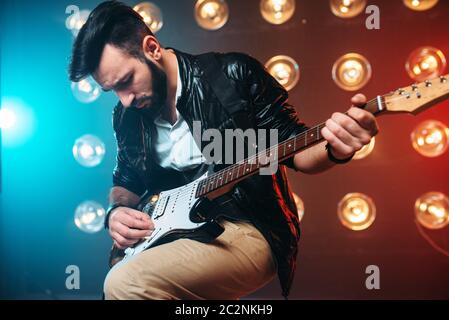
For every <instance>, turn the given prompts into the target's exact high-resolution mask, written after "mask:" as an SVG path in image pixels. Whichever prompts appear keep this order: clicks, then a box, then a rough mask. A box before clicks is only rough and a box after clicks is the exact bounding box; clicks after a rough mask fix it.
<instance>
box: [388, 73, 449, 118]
mask: <svg viewBox="0 0 449 320" xmlns="http://www.w3.org/2000/svg"><path fill="white" fill-rule="evenodd" d="M448 98H449V75H445V76H441V77H439V78H435V79H433V80H426V81H424V82H421V83H416V84H413V85H411V86H408V87H404V88H400V89H398V90H396V91H393V92H391V93H389V94H387V95H385V96H384V100H385V109H387V111H390V112H410V113H413V114H417V113H419V112H421V111H424V110H425V109H427V108H429V107H431V106H433V105H434V104H437V103H439V102H441V101H443V100H445V99H448Z"/></svg>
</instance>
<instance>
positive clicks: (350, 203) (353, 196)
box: [338, 193, 376, 231]
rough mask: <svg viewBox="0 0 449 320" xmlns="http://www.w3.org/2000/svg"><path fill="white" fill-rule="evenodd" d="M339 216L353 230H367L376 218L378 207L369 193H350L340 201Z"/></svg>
mask: <svg viewBox="0 0 449 320" xmlns="http://www.w3.org/2000/svg"><path fill="white" fill-rule="evenodd" d="M338 217H339V219H340V221H341V223H342V224H343V225H344V226H345V227H347V228H349V229H351V230H355V231H359V230H365V229H367V228H368V227H369V226H371V224H372V223H373V222H374V219H375V218H376V207H375V205H374V202H373V200H372V199H371V198H370V197H368V196H367V195H364V194H362V193H348V194H347V195H346V196H344V197H343V199H342V200H341V201H340V202H339V203H338Z"/></svg>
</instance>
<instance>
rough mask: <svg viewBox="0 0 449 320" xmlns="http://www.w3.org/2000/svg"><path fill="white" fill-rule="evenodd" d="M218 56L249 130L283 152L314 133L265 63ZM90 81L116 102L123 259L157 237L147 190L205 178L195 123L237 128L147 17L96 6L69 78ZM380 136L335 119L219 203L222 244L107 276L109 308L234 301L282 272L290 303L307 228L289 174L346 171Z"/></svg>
mask: <svg viewBox="0 0 449 320" xmlns="http://www.w3.org/2000/svg"><path fill="white" fill-rule="evenodd" d="M215 57H216V59H217V61H218V63H219V65H220V69H221V71H222V72H223V74H224V75H225V77H226V78H227V79H228V80H229V81H230V83H232V85H233V86H234V87H235V89H236V91H237V92H238V94H239V99H240V100H241V101H242V103H241V105H242V107H241V111H242V112H246V114H247V115H248V116H247V117H248V123H250V124H251V127H252V129H276V130H278V138H279V141H283V140H285V139H287V138H289V137H291V136H293V135H295V134H298V133H300V132H302V131H304V130H305V129H306V127H305V126H304V124H303V123H301V122H299V121H298V118H297V115H296V113H295V110H294V108H293V107H292V106H290V105H289V104H288V103H287V97H288V94H287V92H286V90H285V89H284V88H283V87H282V86H281V85H279V84H278V83H277V82H276V80H274V78H273V77H271V76H270V75H269V74H268V73H267V72H266V70H265V69H264V67H263V66H262V65H261V64H260V63H259V62H258V61H257V60H255V59H254V58H252V57H250V56H248V55H245V54H241V53H228V54H216V55H215ZM88 75H92V76H93V77H94V79H95V80H96V81H97V82H98V83H99V84H100V85H101V86H102V88H103V90H105V91H109V90H112V91H114V92H115V93H116V94H117V96H118V98H119V99H120V102H119V103H118V105H117V106H116V107H115V109H114V112H113V127H114V131H115V135H116V139H117V145H118V154H117V165H116V168H115V170H114V173H113V188H112V190H111V192H110V202H111V206H110V210H108V216H107V218H106V225H107V226H108V227H109V233H110V235H111V237H112V239H113V241H114V246H116V247H117V248H120V249H124V248H127V247H130V246H132V245H133V244H135V243H136V242H138V241H139V240H140V239H141V238H143V237H145V236H148V235H150V234H151V233H152V230H153V229H154V223H153V221H152V220H151V219H150V218H149V217H148V215H146V214H144V213H142V212H140V211H138V210H135V208H136V206H137V204H138V202H139V200H140V197H141V196H142V194H144V192H145V191H150V192H152V193H153V192H156V191H160V190H165V189H169V188H173V187H177V186H180V185H183V184H185V183H188V182H190V181H192V179H193V178H195V177H198V176H199V175H200V174H202V173H203V172H204V170H205V168H207V165H206V164H205V161H204V157H202V154H201V151H200V149H201V148H202V147H203V146H201V145H199V146H197V145H196V143H195V142H194V140H193V137H192V125H193V122H194V121H200V122H201V124H202V130H205V129H210V128H215V129H220V130H223V129H224V128H233V122H232V121H229V120H230V116H229V112H228V110H225V108H226V106H224V105H223V104H222V103H221V101H219V100H218V99H217V96H216V95H215V94H214V91H213V88H212V86H213V85H214V84H212V83H210V81H208V80H207V79H206V78H205V75H204V68H203V65H201V64H200V63H199V60H198V56H194V55H189V54H186V53H183V52H180V51H177V50H175V49H169V48H163V47H162V46H161V45H160V43H159V42H158V40H157V39H156V38H155V37H154V36H153V34H152V33H151V31H150V30H149V29H148V28H147V26H146V25H145V24H144V22H143V21H142V19H141V17H140V16H139V15H138V14H137V13H135V12H134V11H133V10H132V8H130V7H128V6H126V5H124V4H122V3H119V2H115V1H108V2H104V3H102V4H100V5H99V6H98V7H97V8H96V9H95V10H94V11H93V12H92V13H91V15H90V16H89V19H88V20H87V22H86V24H85V25H84V26H83V28H82V29H81V30H80V32H79V35H78V37H77V39H76V41H75V43H74V46H73V53H72V61H71V64H70V78H71V80H72V81H80V80H81V79H83V78H84V77H86V76H88ZM224 89H225V88H223V90H224ZM352 103H353V104H354V105H358V106H361V105H363V104H364V103H365V97H364V96H362V95H356V96H355V97H354V98H353V99H352ZM234 124H235V122H234ZM234 129H235V128H234ZM377 131H378V129H377V124H376V121H375V118H374V116H373V115H371V114H370V113H369V112H367V111H364V110H362V109H360V108H356V107H351V108H350V109H349V110H348V111H347V113H346V114H343V113H334V114H333V115H332V117H331V118H330V119H328V120H327V122H326V126H325V127H324V128H323V129H322V131H321V134H322V136H323V137H324V139H325V140H326V141H325V142H324V143H320V144H317V145H315V146H314V147H311V148H309V149H307V150H306V151H304V152H301V153H298V154H296V155H295V156H294V157H293V158H291V159H290V160H288V161H284V162H283V163H282V164H281V165H280V166H279V169H278V170H277V171H276V172H275V173H274V174H272V175H254V176H252V177H249V178H247V179H245V180H243V181H242V182H240V183H239V184H237V185H236V186H235V187H234V188H233V190H232V191H231V192H229V193H228V194H227V195H226V196H223V197H224V198H223V197H222V198H219V199H221V200H223V199H225V200H224V201H218V200H217V201H216V202H214V206H213V207H212V208H211V210H212V211H216V212H214V213H222V214H221V215H220V219H218V221H219V223H220V224H221V226H222V227H223V228H224V232H223V233H222V234H221V235H220V236H219V237H218V238H216V239H215V240H213V241H212V242H210V243H205V242H201V241H196V240H192V239H178V240H175V241H172V242H169V243H166V244H163V245H160V246H157V247H154V248H151V249H148V250H146V251H144V252H142V253H141V254H139V255H137V256H135V257H133V258H132V259H131V260H129V261H127V262H125V263H118V264H117V265H116V266H114V267H113V268H112V269H111V270H110V272H109V273H108V275H107V277H106V280H105V286H104V293H105V298H106V299H236V298H239V297H242V296H244V295H247V294H249V293H251V292H253V291H255V290H256V289H258V288H260V287H262V286H263V285H265V284H266V283H267V282H269V281H270V280H272V278H273V277H274V275H275V274H276V271H277V274H278V276H279V279H280V281H281V286H282V291H283V294H284V296H287V295H288V293H289V290H290V287H291V283H292V280H293V275H294V271H295V261H296V253H297V242H298V239H299V221H298V217H297V215H296V214H295V212H296V207H295V204H294V201H293V198H292V194H291V191H290V187H289V184H288V181H287V177H286V168H285V167H286V166H289V167H291V168H293V169H295V170H298V171H301V172H304V173H310V174H313V173H318V172H322V171H324V170H327V169H329V168H331V167H333V166H334V165H335V164H336V163H344V162H348V161H349V160H350V159H351V158H352V156H353V155H354V153H355V152H356V151H357V150H359V149H361V148H362V147H363V146H364V145H366V144H368V143H369V141H370V139H371V137H373V136H374V135H375V134H376V133H377ZM325 143H327V145H328V148H325Z"/></svg>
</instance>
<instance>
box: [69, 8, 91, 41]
mask: <svg viewBox="0 0 449 320" xmlns="http://www.w3.org/2000/svg"><path fill="white" fill-rule="evenodd" d="M89 14H90V11H89V10H81V11H79V12H78V13H77V14H72V15H71V16H70V17H69V18H68V19H67V21H66V26H67V28H68V29H69V30H70V31H71V32H72V34H73V36H74V37H76V36H77V35H78V33H79V32H80V30H81V28H82V27H83V25H84V24H85V23H86V21H87V18H88V17H89Z"/></svg>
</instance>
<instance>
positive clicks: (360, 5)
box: [329, 0, 367, 18]
mask: <svg viewBox="0 0 449 320" xmlns="http://www.w3.org/2000/svg"><path fill="white" fill-rule="evenodd" d="M366 2H367V0H330V1H329V4H330V7H331V11H332V13H333V14H334V15H336V16H337V17H339V18H352V17H355V16H357V15H359V14H360V13H361V12H363V10H364V9H365V7H366Z"/></svg>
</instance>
